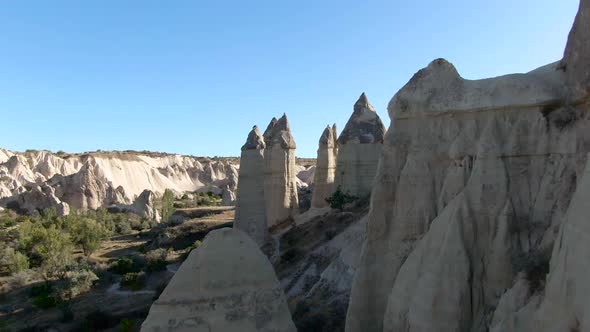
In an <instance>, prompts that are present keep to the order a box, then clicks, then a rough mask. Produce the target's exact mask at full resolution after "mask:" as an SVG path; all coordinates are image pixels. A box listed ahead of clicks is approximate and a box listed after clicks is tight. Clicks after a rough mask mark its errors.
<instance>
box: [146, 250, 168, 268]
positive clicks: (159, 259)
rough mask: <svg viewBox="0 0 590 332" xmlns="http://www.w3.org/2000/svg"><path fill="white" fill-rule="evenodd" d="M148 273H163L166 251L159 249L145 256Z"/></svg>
mask: <svg viewBox="0 0 590 332" xmlns="http://www.w3.org/2000/svg"><path fill="white" fill-rule="evenodd" d="M145 258H146V260H147V270H148V271H164V270H166V266H167V265H168V262H167V259H168V250H166V249H164V248H159V249H156V250H152V251H148V252H147V253H146V254H145Z"/></svg>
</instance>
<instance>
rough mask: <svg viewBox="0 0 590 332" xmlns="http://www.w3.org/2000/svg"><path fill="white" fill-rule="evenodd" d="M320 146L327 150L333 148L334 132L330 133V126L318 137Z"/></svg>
mask: <svg viewBox="0 0 590 332" xmlns="http://www.w3.org/2000/svg"><path fill="white" fill-rule="evenodd" d="M320 146H321V147H328V148H333V147H334V132H333V131H332V128H331V127H330V125H328V126H327V127H326V129H324V132H323V133H322V136H320Z"/></svg>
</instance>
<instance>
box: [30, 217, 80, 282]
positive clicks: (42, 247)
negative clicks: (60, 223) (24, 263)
mask: <svg viewBox="0 0 590 332" xmlns="http://www.w3.org/2000/svg"><path fill="white" fill-rule="evenodd" d="M19 248H21V249H22V250H23V251H24V252H25V253H27V255H28V256H29V260H30V261H31V263H35V264H31V265H38V266H40V267H41V271H42V272H43V273H44V274H45V276H46V277H54V276H57V275H59V274H62V273H63V272H64V267H66V266H68V265H70V263H71V262H72V250H73V244H72V241H71V239H70V235H69V234H68V233H65V232H62V231H61V230H59V229H57V227H56V226H55V225H49V226H48V227H47V228H45V227H43V225H41V224H40V223H35V224H33V223H31V222H28V221H27V222H25V223H23V224H22V225H21V227H19Z"/></svg>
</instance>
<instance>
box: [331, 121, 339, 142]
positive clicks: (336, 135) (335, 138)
mask: <svg viewBox="0 0 590 332" xmlns="http://www.w3.org/2000/svg"><path fill="white" fill-rule="evenodd" d="M332 135H334V145H337V144H336V143H337V142H338V128H336V124H333V125H332Z"/></svg>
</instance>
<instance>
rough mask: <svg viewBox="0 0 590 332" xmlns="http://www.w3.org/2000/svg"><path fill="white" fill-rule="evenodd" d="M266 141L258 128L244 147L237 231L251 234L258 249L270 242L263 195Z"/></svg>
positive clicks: (253, 129) (238, 196)
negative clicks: (268, 240)
mask: <svg viewBox="0 0 590 332" xmlns="http://www.w3.org/2000/svg"><path fill="white" fill-rule="evenodd" d="M265 147H266V144H265V143H264V138H263V137H262V135H261V134H260V131H259V130H258V127H257V126H254V127H253V128H252V131H250V133H249V134H248V139H247V140H246V143H245V144H244V146H242V155H241V158H240V175H239V180H238V192H237V204H236V215H235V219H234V228H236V229H239V230H241V231H243V232H244V233H246V234H248V235H249V236H250V237H251V238H252V239H253V240H254V241H256V243H257V244H258V245H263V244H264V243H265V242H266V240H267V239H268V222H267V219H266V202H265V198H264V197H265V195H264V189H265V188H264V174H265V172H264V167H265V163H264V148H265Z"/></svg>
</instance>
